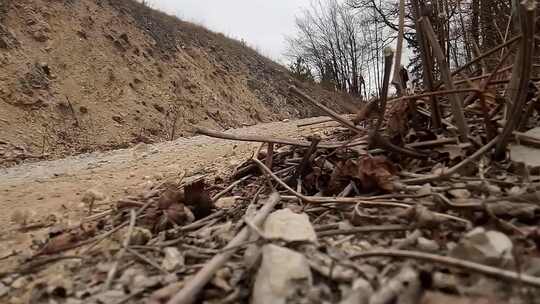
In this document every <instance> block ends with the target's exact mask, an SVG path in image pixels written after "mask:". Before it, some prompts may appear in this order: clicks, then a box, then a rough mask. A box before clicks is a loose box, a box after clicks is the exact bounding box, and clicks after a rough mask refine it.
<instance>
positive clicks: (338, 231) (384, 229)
mask: <svg viewBox="0 0 540 304" xmlns="http://www.w3.org/2000/svg"><path fill="white" fill-rule="evenodd" d="M411 229H414V228H413V227H411V226H404V225H385V226H363V227H353V228H349V229H335V230H326V231H321V232H317V236H318V237H325V236H333V235H350V234H359V233H371V232H396V231H407V230H411Z"/></svg>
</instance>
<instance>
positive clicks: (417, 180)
mask: <svg viewBox="0 0 540 304" xmlns="http://www.w3.org/2000/svg"><path fill="white" fill-rule="evenodd" d="M498 140H499V136H497V137H495V138H494V139H492V140H491V141H490V142H489V143H487V144H486V145H485V146H483V147H482V148H480V149H479V150H478V151H476V152H475V153H474V154H472V155H470V156H469V157H467V158H466V159H464V160H462V161H461V162H460V163H458V164H457V165H455V166H453V167H452V168H450V169H448V171H446V172H444V173H442V174H440V175H427V176H424V177H419V178H412V179H406V180H402V181H401V182H402V183H404V184H422V183H427V182H431V181H435V180H441V179H445V178H450V177H451V176H452V175H454V174H455V173H457V172H458V171H459V170H461V168H463V167H464V166H465V165H467V164H469V163H471V162H472V161H474V160H476V159H478V158H479V157H480V156H482V155H484V153H486V152H488V151H489V150H490V149H491V148H493V147H494V146H495V144H497V141H498Z"/></svg>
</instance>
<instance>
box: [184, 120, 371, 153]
mask: <svg viewBox="0 0 540 304" xmlns="http://www.w3.org/2000/svg"><path fill="white" fill-rule="evenodd" d="M358 130H360V129H358ZM194 132H195V133H197V134H202V135H206V136H210V137H215V138H221V139H229V140H238V141H249V142H264V143H274V144H282V145H291V146H298V147H306V148H309V147H310V146H311V142H309V141H299V140H293V139H281V138H272V137H264V136H257V135H242V136H240V135H235V134H229V133H225V132H219V131H215V130H210V129H207V128H203V127H199V126H196V127H194ZM364 133H365V132H364V131H362V134H364ZM366 143H367V142H366V141H364V140H362V139H359V140H358V141H354V142H351V143H347V142H335V143H324V142H322V143H319V147H320V148H324V149H335V148H339V147H342V146H344V145H345V147H354V146H358V145H362V144H366Z"/></svg>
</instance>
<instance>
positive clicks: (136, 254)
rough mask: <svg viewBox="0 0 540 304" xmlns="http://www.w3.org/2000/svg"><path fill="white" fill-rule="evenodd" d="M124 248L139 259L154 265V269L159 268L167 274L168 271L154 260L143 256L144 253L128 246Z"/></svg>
mask: <svg viewBox="0 0 540 304" xmlns="http://www.w3.org/2000/svg"><path fill="white" fill-rule="evenodd" d="M126 250H127V251H128V252H129V253H131V254H133V255H134V256H136V257H137V258H138V259H139V260H141V261H143V262H145V263H147V264H148V265H150V266H152V267H154V268H155V269H157V270H159V271H160V272H161V273H163V274H165V275H167V274H169V272H168V271H167V270H165V269H163V267H161V266H159V265H158V264H157V263H156V262H154V261H152V260H150V259H149V258H147V257H145V256H144V255H142V254H140V253H138V252H137V250H135V249H133V248H130V247H126Z"/></svg>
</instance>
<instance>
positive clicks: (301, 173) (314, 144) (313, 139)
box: [267, 135, 321, 180]
mask: <svg viewBox="0 0 540 304" xmlns="http://www.w3.org/2000/svg"><path fill="white" fill-rule="evenodd" d="M308 139H309V141H311V146H310V147H309V148H308V149H307V151H306V152H305V154H304V157H302V161H301V162H300V164H298V168H297V169H296V171H295V172H294V174H293V176H292V179H293V180H296V179H298V178H300V177H303V176H304V174H305V171H306V168H307V166H308V164H309V160H310V158H311V155H313V153H315V151H316V150H317V145H318V144H319V142H320V141H321V137H320V136H317V135H316V136H310V137H309V138H308ZM267 167H268V165H267ZM268 169H270V170H271V169H272V168H270V167H268Z"/></svg>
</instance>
